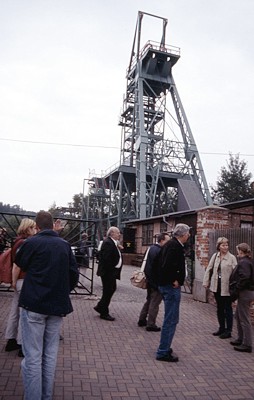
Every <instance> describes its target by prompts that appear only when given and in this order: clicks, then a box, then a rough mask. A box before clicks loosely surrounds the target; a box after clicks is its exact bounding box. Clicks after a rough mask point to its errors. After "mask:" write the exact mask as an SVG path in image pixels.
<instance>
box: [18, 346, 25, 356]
mask: <svg viewBox="0 0 254 400" xmlns="http://www.w3.org/2000/svg"><path fill="white" fill-rule="evenodd" d="M18 357H25V356H24V354H23V351H22V347H21V348H20V349H19V351H18Z"/></svg>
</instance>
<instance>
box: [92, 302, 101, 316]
mask: <svg viewBox="0 0 254 400" xmlns="http://www.w3.org/2000/svg"><path fill="white" fill-rule="evenodd" d="M93 309H94V310H95V311H96V312H97V313H99V314H100V313H101V311H100V309H99V307H98V304H97V306H95V307H94V308H93Z"/></svg>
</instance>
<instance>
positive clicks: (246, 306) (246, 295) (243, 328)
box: [235, 290, 254, 346]
mask: <svg viewBox="0 0 254 400" xmlns="http://www.w3.org/2000/svg"><path fill="white" fill-rule="evenodd" d="M252 301H254V291H252V290H242V291H241V292H240V294H239V298H238V301H237V306H236V312H235V318H236V323H237V330H238V339H239V340H241V342H242V344H244V345H245V346H252V326H251V319H250V303H251V302H252Z"/></svg>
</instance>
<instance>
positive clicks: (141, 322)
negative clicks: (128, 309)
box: [138, 319, 147, 326]
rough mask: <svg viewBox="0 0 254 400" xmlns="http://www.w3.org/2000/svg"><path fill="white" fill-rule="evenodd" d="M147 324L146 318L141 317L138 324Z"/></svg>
mask: <svg viewBox="0 0 254 400" xmlns="http://www.w3.org/2000/svg"><path fill="white" fill-rule="evenodd" d="M146 325H147V321H146V319H140V320H138V326H146Z"/></svg>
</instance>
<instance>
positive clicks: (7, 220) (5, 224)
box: [0, 212, 97, 295]
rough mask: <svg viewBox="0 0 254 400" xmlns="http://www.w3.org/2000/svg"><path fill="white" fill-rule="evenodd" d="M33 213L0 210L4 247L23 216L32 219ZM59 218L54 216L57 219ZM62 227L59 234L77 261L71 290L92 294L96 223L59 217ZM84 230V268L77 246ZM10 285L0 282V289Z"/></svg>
mask: <svg viewBox="0 0 254 400" xmlns="http://www.w3.org/2000/svg"><path fill="white" fill-rule="evenodd" d="M35 216H36V214H35V213H24V214H23V213H15V214H13V213H8V212H5V213H4V212H0V228H1V229H3V228H4V229H5V230H6V239H5V242H6V248H8V247H10V246H11V245H12V243H13V242H14V240H15V238H16V237H17V229H18V227H19V225H20V222H21V220H22V219H23V218H31V219H34V218H35ZM57 219H59V218H54V220H57ZM60 219H61V222H62V225H63V229H62V230H61V232H59V236H60V237H62V238H63V239H65V240H67V241H68V242H69V243H70V245H71V247H72V250H73V253H74V255H75V257H76V261H77V263H78V267H79V272H80V277H79V282H78V285H77V287H76V288H75V289H74V290H73V291H72V294H75V295H92V294H93V280H94V269H95V266H96V249H97V242H96V236H97V225H96V223H95V222H93V221H90V220H85V219H80V218H79V219H78V218H65V217H60ZM83 232H86V233H87V235H88V238H87V247H88V249H89V266H88V268H84V267H83V266H82V260H81V257H80V256H79V255H78V251H77V250H78V247H79V243H80V239H81V233H83ZM11 290H12V288H11V285H10V284H5V283H4V282H2V283H0V291H11Z"/></svg>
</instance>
